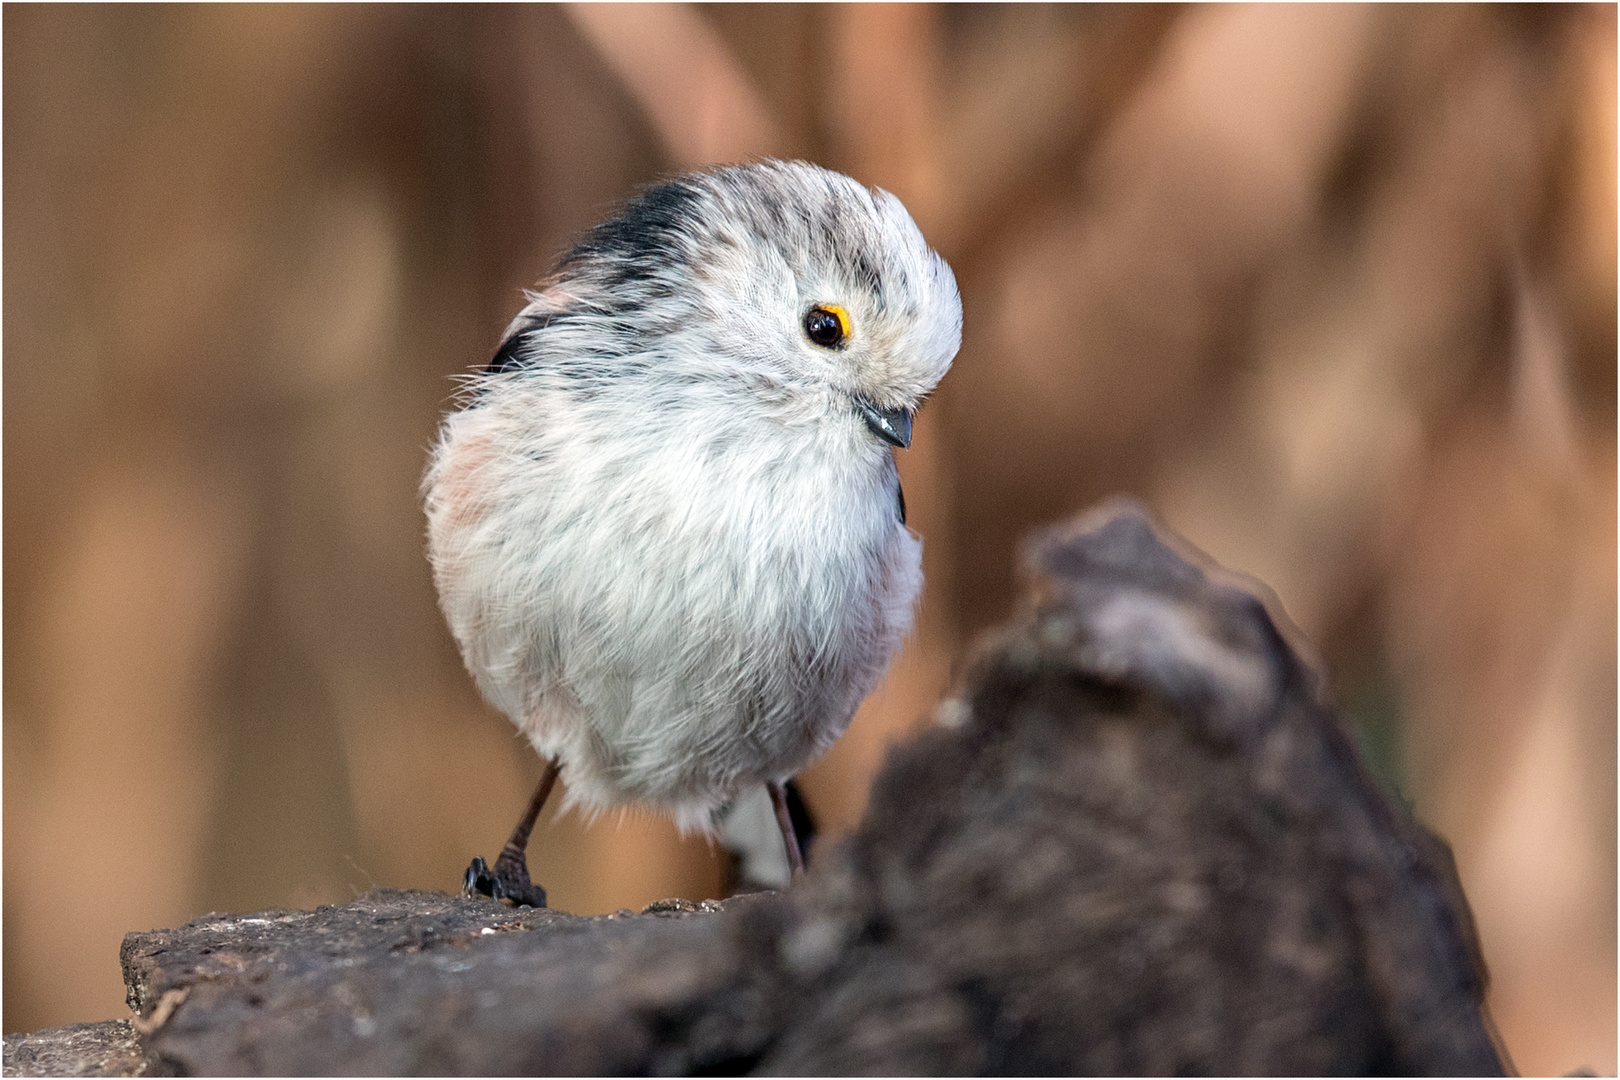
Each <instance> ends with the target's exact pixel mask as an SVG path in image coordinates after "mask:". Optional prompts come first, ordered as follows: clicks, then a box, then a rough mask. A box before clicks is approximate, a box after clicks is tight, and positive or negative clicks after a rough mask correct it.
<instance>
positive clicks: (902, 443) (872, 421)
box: [855, 401, 911, 450]
mask: <svg viewBox="0 0 1620 1080" xmlns="http://www.w3.org/2000/svg"><path fill="white" fill-rule="evenodd" d="M855 407H856V408H857V409H859V410H860V411H861V418H862V419H863V420H865V421H866V426H867V427H869V428H871V429H872V433H873V434H875V435H876V436H877V437H878V438H880V439H882V440H883V441H884V442H886V443H890V444H892V445H894V446H898V447H899V448H900V449H902V450H904V449H905V448H906V447H908V446H910V445H911V410H910V409H905V408H901V409H880V408H878V407H877V406H876V405H873V404H871V403H869V402H865V401H856V402H855Z"/></svg>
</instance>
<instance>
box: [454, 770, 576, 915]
mask: <svg viewBox="0 0 1620 1080" xmlns="http://www.w3.org/2000/svg"><path fill="white" fill-rule="evenodd" d="M559 769H560V766H558V764H557V763H556V762H555V761H547V762H546V771H545V774H544V775H543V776H541V777H540V783H539V784H538V785H537V786H536V787H535V789H534V794H533V795H531V796H529V806H528V809H526V810H524V811H523V816H522V817H521V818H519V819H518V823H517V825H516V826H515V827H514V828H513V829H512V836H511V839H509V840H507V841H506V846H505V847H503V848H501V854H500V856H499V857H498V858H497V859H496V860H495V869H494V871H493V872H492V871H491V870H490V868H489V865H488V864H487V863H485V862H484V857H483V856H482V855H475V856H473V861H472V865H471V866H469V867H467V872H466V873H465V874H463V875H462V878H461V892H462V894H463V895H465V896H472V895H473V894H475V893H482V894H483V895H485V896H493V897H494V898H495V899H497V900H500V901H502V902H503V903H510V904H513V905H514V906H521V905H523V904H527V905H529V906H530V907H537V908H543V907H545V906H546V890H544V889H542V888H541V887H540V886H538V885H536V884H534V883H533V882H531V881H530V880H529V862H528V859H527V858H525V857H524V854H523V853H524V852H525V851H526V850H528V847H529V833H530V832H532V831H533V830H534V823H535V820H536V819H538V818H539V817H540V811H541V809H542V808H543V807H544V806H545V805H546V799H547V797H549V796H550V795H551V788H552V786H553V785H554V784H556V782H557V773H558V771H559Z"/></svg>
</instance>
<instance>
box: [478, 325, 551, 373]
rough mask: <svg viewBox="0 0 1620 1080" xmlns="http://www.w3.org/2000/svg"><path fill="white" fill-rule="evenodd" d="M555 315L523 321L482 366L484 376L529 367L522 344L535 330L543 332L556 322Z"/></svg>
mask: <svg viewBox="0 0 1620 1080" xmlns="http://www.w3.org/2000/svg"><path fill="white" fill-rule="evenodd" d="M558 318H559V316H557V315H536V316H534V317H533V318H530V319H525V320H524V322H523V325H522V326H520V327H518V328H517V329H516V330H514V331H512V332H511V333H510V334H508V335H507V336H506V340H505V341H503V342H501V347H500V348H499V349H496V350H495V356H494V358H493V359H492V360H490V362H489V363H488V364H486V365H485V366H484V374H485V375H500V374H503V373H504V372H508V371H519V370H521V369H523V368H525V367H528V366H529V358H528V357H526V356H524V355H523V346H524V343H525V342H526V341H527V340H528V336H529V334H530V333H531V332H533V331H535V330H544V329H545V328H546V327H548V326H550V325H551V324H552V323H554V322H556V321H557V319H558Z"/></svg>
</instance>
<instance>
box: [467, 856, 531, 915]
mask: <svg viewBox="0 0 1620 1080" xmlns="http://www.w3.org/2000/svg"><path fill="white" fill-rule="evenodd" d="M461 894H462V895H463V896H468V897H471V896H488V897H492V898H494V899H496V900H499V901H500V902H501V903H503V904H508V905H511V906H513V907H522V906H524V905H527V906H529V907H535V908H543V907H545V906H546V890H545V889H543V888H541V887H540V886H539V885H536V884H534V883H533V882H532V881H530V880H529V866H528V863H527V861H526V860H525V859H524V858H523V855H522V853H521V852H517V853H514V852H512V851H510V850H507V851H502V852H501V856H500V858H498V859H496V860H495V869H494V870H491V869H490V868H489V864H488V863H486V862H485V861H484V857H483V856H482V855H475V856H473V861H472V863H471V864H470V865H469V866H468V867H467V872H466V873H464V874H462V875H461Z"/></svg>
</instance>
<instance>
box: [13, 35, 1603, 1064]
mask: <svg viewBox="0 0 1620 1080" xmlns="http://www.w3.org/2000/svg"><path fill="white" fill-rule="evenodd" d="M3 18H4V79H5V84H4V90H5V96H4V109H5V113H4V151H5V153H4V182H5V188H4V193H5V205H4V215H5V216H4V242H5V249H4V259H5V264H4V269H5V277H4V284H5V294H4V304H5V306H4V331H5V339H4V346H5V352H4V409H5V412H4V421H5V423H4V439H5V442H4V481H5V485H4V498H5V503H4V527H5V552H4V555H5V559H4V605H5V606H4V618H5V631H6V632H5V637H4V645H5V652H4V662H5V666H4V674H5V683H4V693H5V700H4V704H5V728H4V738H5V744H4V764H5V804H4V811H5V819H4V821H5V905H4V914H5V924H4V942H3V943H4V978H5V982H4V1026H5V1030H7V1031H14V1030H19V1029H31V1028H36V1027H40V1026H45V1025H54V1024H62V1023H66V1022H69V1021H77V1020H91V1019H99V1018H105V1017H111V1016H116V1015H120V1014H122V1013H123V1005H122V1000H121V992H120V983H119V974H118V967H117V949H118V942H119V939H120V936H121V935H122V934H123V932H124V931H126V930H132V929H145V928H149V927H154V926H165V925H174V924H177V923H180V922H182V921H184V920H186V919H188V918H190V917H192V916H194V915H196V914H198V913H201V912H204V911H207V910H209V909H233V910H252V909H260V908H265V907H270V906H274V905H311V904H315V903H320V902H326V901H336V900H344V899H347V898H350V897H352V896H353V895H354V892H355V890H358V889H364V888H366V887H368V886H370V885H372V884H373V883H376V884H386V885H395V886H407V885H408V886H423V887H437V888H453V887H455V885H456V884H457V882H458V879H459V874H460V872H461V869H462V867H463V866H464V865H465V864H466V861H467V858H468V857H469V856H470V855H471V854H473V853H476V852H482V853H484V854H485V855H490V856H492V855H494V854H495V851H496V849H497V848H498V846H499V844H500V842H501V840H502V838H503V837H504V835H505V832H506V830H507V829H508V827H509V826H510V824H511V821H512V819H513V817H514V816H515V814H516V812H517V810H518V809H519V807H520V805H521V802H522V800H523V798H524V795H525V793H526V789H527V787H528V785H529V784H531V783H532V782H533V780H534V778H535V776H536V773H537V770H538V764H537V762H536V761H535V760H534V757H533V755H532V754H531V753H530V752H529V751H528V750H527V749H526V748H525V747H524V746H522V745H521V744H520V743H519V742H518V741H517V740H516V739H515V738H514V737H513V733H512V730H511V728H510V726H509V725H508V724H507V722H506V721H505V720H504V719H502V718H501V717H499V716H496V715H494V714H493V713H492V712H491V711H490V710H489V709H487V708H486V707H485V706H483V705H482V704H481V703H480V702H479V700H478V699H477V697H476V695H475V694H474V692H473V691H472V689H471V686H470V683H469V681H468V679H467V677H466V676H465V674H464V673H463V671H462V669H461V666H460V664H459V661H458V659H457V657H456V655H455V651H454V648H453V646H452V644H451V642H450V640H449V638H448V636H447V635H446V633H445V631H444V629H443V626H442V624H441V622H440V619H439V616H438V612H437V610H436V608H435V604H434V597H433V592H432V587H431V584H430V582H429V579H428V574H427V568H426V565H425V562H424V560H423V552H422V549H423V540H422V520H421V514H420V509H419V506H418V500H417V491H416V485H417V478H418V476H419V473H420V470H421V467H422V461H423V452H424V449H425V447H426V446H427V444H428V442H429V439H430V438H431V434H432V431H433V427H434V424H435V422H436V419H437V417H438V415H439V412H440V410H441V409H442V408H443V407H444V406H445V403H446V399H447V397H448V395H449V394H450V392H451V389H452V386H451V383H450V381H449V377H450V376H452V375H454V374H456V373H458V372H461V371H464V370H466V369H467V368H468V367H469V366H472V365H476V364H478V363H480V362H482V361H483V360H485V359H487V357H488V355H489V354H490V352H491V351H492V349H493V347H494V345H495V344H496V341H497V337H498V334H499V332H500V329H501V328H502V326H503V325H504V324H505V322H506V320H507V319H508V318H509V317H510V316H511V314H512V313H513V312H514V311H515V309H516V308H517V306H518V305H519V303H520V299H519V294H518V289H519V288H520V287H521V286H522V285H524V284H526V283H528V282H531V281H533V280H534V279H535V278H537V277H538V276H540V275H541V274H542V273H543V272H544V271H545V269H546V267H547V265H548V263H549V262H550V261H551V260H552V259H553V258H554V257H555V256H556V254H557V253H558V252H559V251H560V250H562V249H563V248H564V247H565V245H566V244H567V243H568V241H569V239H570V238H571V237H573V236H575V235H576V234H577V233H578V232H579V230H581V229H582V228H583V227H585V226H586V225H587V224H589V223H590V222H591V221H592V220H593V219H594V218H596V217H597V216H598V215H600V214H601V213H602V212H603V211H604V210H605V209H607V208H608V207H609V206H610V205H611V204H612V202H613V201H614V200H617V199H620V198H622V197H624V196H625V195H626V194H627V193H629V192H630V191H631V190H633V188H634V187H635V185H637V184H640V183H643V182H645V181H647V180H650V179H652V178H654V177H656V176H658V175H660V174H662V173H666V172H669V171H672V170H676V169H679V168H683V167H686V166H690V165H695V164H700V163H703V162H708V161H715V160H734V159H738V158H742V157H747V156H750V155H756V154H766V153H770V154H781V155H801V156H806V157H810V158H813V159H815V160H817V161H820V162H823V163H825V164H827V165H830V166H834V167H837V168H842V169H845V170H847V171H850V172H853V173H854V174H855V175H856V176H858V177H860V178H861V179H863V180H865V181H867V182H871V183H877V184H882V185H884V186H887V187H889V188H891V189H892V190H894V191H895V192H897V193H898V194H900V195H901V196H902V198H904V199H905V200H906V201H907V203H908V204H909V205H910V206H911V208H912V209H913V211H914V213H915V215H916V217H917V219H918V221H919V222H920V223H921V224H922V227H923V229H924V231H925V232H926V233H927V234H928V235H929V236H930V238H931V239H932V240H933V241H934V242H935V243H936V245H937V246H938V247H939V248H940V250H941V251H942V252H944V254H945V255H946V256H947V257H948V258H949V259H950V260H951V261H952V263H953V264H954V265H955V267H956V270H957V273H958V276H959V279H960V283H961V286H962V293H963V299H964V304H965V309H966V318H967V330H966V340H965V342H964V347H963V350H962V354H961V357H960V359H959V361H958V364H957V367H956V369H955V371H954V372H953V373H952V375H951V376H950V378H949V379H948V380H947V381H946V383H945V384H944V386H943V388H942V389H941V391H940V393H939V394H938V396H937V398H936V400H935V401H934V402H933V403H932V404H931V405H930V406H929V408H928V409H927V410H925V412H924V413H923V415H922V418H921V419H920V420H919V427H918V437H917V446H916V448H915V449H914V450H912V451H911V452H910V453H907V454H903V455H901V460H902V469H903V471H904V472H905V475H906V483H907V490H908V496H909V501H910V505H911V507H912V511H913V514H914V524H916V525H917V526H918V527H919V528H920V529H921V531H922V532H923V533H924V534H925V535H926V536H927V541H928V549H927V550H928V560H929V565H928V569H929V573H930V585H929V591H928V593H927V597H926V601H925V604H924V607H923V618H922V627H921V631H920V633H919V635H918V636H917V638H916V639H915V640H914V641H913V643H912V644H911V646H909V647H908V650H907V652H906V653H905V654H904V656H903V658H902V659H901V661H900V662H899V663H898V665H897V667H896V668H895V670H894V673H893V675H892V677H891V679H890V681H889V682H888V683H887V684H886V686H885V687H884V689H882V690H881V691H880V692H879V693H878V694H877V695H876V696H875V697H874V699H873V700H872V701H871V702H870V703H869V704H868V705H867V707H866V708H865V709H864V710H863V711H862V713H861V715H860V717H859V719H858V720H857V722H856V725H855V727H854V728H853V729H852V730H851V731H850V733H849V734H848V735H847V736H846V737H845V739H844V740H843V741H842V742H841V743H840V744H839V745H838V746H837V747H836V748H835V749H834V750H833V752H832V753H831V754H830V755H829V756H828V757H827V759H826V760H825V761H823V762H821V763H820V764H818V765H817V766H815V767H814V768H813V769H812V770H811V771H810V772H809V773H808V774H807V776H806V777H805V787H806V789H807V792H808V798H809V800H810V802H811V804H812V807H813V809H814V811H815V812H816V813H817V814H818V815H819V816H820V818H821V820H822V822H823V825H824V827H825V828H826V829H827V831H828V832H829V833H830V834H834V835H836V834H837V833H838V832H840V831H842V830H844V829H847V828H848V827H849V826H850V825H851V823H853V822H854V821H856V820H857V819H858V817H859V815H860V812H861V806H862V802H863V798H864V790H865V785H866V783H867V781H868V779H869V778H870V776H871V775H872V773H873V771H874V770H875V769H876V768H877V766H878V763H879V761H880V759H881V755H882V753H883V749H884V747H885V746H886V745H887V744H889V743H890V742H892V741H893V740H894V739H897V738H900V737H902V736H903V735H904V732H905V731H906V729H907V728H908V727H910V726H911V725H913V724H915V723H917V722H918V721H919V719H920V718H922V717H924V716H925V715H926V714H927V712H928V710H929V708H930V705H931V704H932V702H933V701H935V700H936V698H937V696H938V694H939V693H940V691H941V689H942V688H943V687H944V685H945V684H946V682H947V680H948V679H949V675H950V670H951V665H952V664H953V662H955V661H956V660H957V659H958V658H959V657H960V656H961V654H962V652H963V650H964V648H965V646H966V644H967V642H968V641H969V640H970V639H971V638H972V636H973V635H974V634H975V633H976V632H977V631H979V630H981V629H982V628H984V627H986V626H987V625H989V624H991V623H993V622H994V621H995V620H997V619H999V618H1000V617H1002V616H1003V615H1004V614H1005V613H1006V612H1007V611H1008V610H1009V609H1010V606H1011V604H1012V602H1013V598H1014V596H1015V587H1016V586H1015V578H1014V572H1013V567H1014V565H1015V554H1014V549H1015V544H1016V542H1017V540H1018V538H1019V537H1020V536H1021V535H1023V534H1024V533H1025V532H1026V531H1027V530H1028V529H1029V528H1030V527H1032V526H1034V525H1035V524H1038V523H1041V522H1044V521H1047V520H1050V519H1052V518H1055V517H1058V516H1060V515H1064V514H1067V513H1069V512H1071V511H1073V510H1076V509H1078V508H1080V507H1082V506H1085V505H1086V504H1088V503H1090V502H1092V501H1094V500H1096V499H1098V498H1100V497H1102V496H1105V495H1108V494H1111V493H1114V492H1121V491H1123V492H1131V493H1134V494H1136V495H1138V496H1140V497H1141V498H1143V499H1145V500H1146V501H1147V502H1148V503H1149V504H1150V505H1151V506H1152V507H1153V508H1154V509H1155V510H1156V511H1157V512H1158V513H1159V514H1161V515H1162V516H1163V517H1164V518H1165V519H1166V520H1167V521H1168V522H1169V523H1170V524H1171V525H1173V526H1174V527H1175V528H1177V529H1178V530H1180V531H1181V532H1183V533H1184V534H1185V535H1186V536H1187V537H1189V538H1190V539H1191V540H1192V541H1194V542H1195V543H1197V544H1198V545H1200V546H1202V547H1203V548H1205V549H1206V550H1208V551H1209V552H1210V553H1212V554H1213V555H1214V556H1215V557H1217V558H1218V559H1220V560H1222V561H1223V562H1225V563H1227V564H1228V565H1230V566H1232V567H1235V568H1238V569H1241V570H1245V571H1248V572H1250V573H1253V574H1256V575H1258V576H1260V577H1261V578H1264V579H1265V580H1266V581H1268V582H1269V583H1270V584H1271V585H1272V586H1273V587H1274V588H1275V589H1276V590H1277V592H1278V593H1279V594H1280V596H1281V599H1282V601H1283V603H1284V604H1285V605H1286V607H1287V609H1288V611H1289V612H1290V613H1291V615H1292V616H1293V618H1294V619H1295V621H1297V622H1298V623H1299V625H1300V626H1301V627H1302V628H1303V629H1304V630H1305V631H1306V633H1307V634H1309V635H1310V637H1311V638H1312V639H1313V640H1314V641H1315V642H1316V643H1317V644H1318V645H1319V646H1320V648H1321V650H1322V653H1323V655H1324V656H1325V657H1326V658H1327V660H1328V662H1329V663H1330V665H1331V666H1332V670H1333V676H1334V686H1335V688H1336V692H1337V694H1338V696H1339V698H1340V700H1341V701H1342V702H1343V703H1344V704H1345V706H1346V707H1347V708H1348V710H1349V711H1350V714H1351V715H1352V717H1353V718H1354V722H1355V723H1356V724H1357V726H1358V730H1359V731H1360V732H1361V734H1362V736H1363V738H1364V742H1365V744H1366V746H1367V748H1368V750H1369V753H1370V754H1371V755H1372V757H1373V759H1374V761H1375V762H1376V764H1377V766H1378V768H1379V770H1380V771H1381V773H1382V775H1383V776H1384V777H1385V778H1386V779H1387V780H1388V781H1389V782H1390V783H1392V784H1395V785H1397V786H1398V788H1399V790H1401V791H1402V792H1403V793H1404V794H1405V795H1406V796H1407V797H1408V798H1410V799H1411V800H1413V801H1414V803H1415V805H1416V808H1417V811H1418V813H1419V814H1420V815H1421V816H1422V817H1423V818H1424V819H1425V820H1426V821H1428V822H1429V823H1431V824H1432V825H1433V826H1434V827H1436V828H1437V829H1439V830H1440V831H1441V832H1442V833H1444V834H1445V835H1446V836H1447V837H1449V838H1450V840H1451V841H1452V843H1453V844H1454V845H1455V848H1456V852H1457V856H1458V860H1459V863H1460V865H1461V869H1462V874H1463V878H1464V881H1465V884H1466V886H1467V888H1468V890H1469V893H1470V895H1471V896H1472V898H1473V902H1474V905H1475V909H1476V912H1477V914H1478V917H1479V922H1480V926H1481V929H1482V931H1483V934H1484V941H1485V947H1486V951H1487V953H1488V955H1489V958H1490V962H1491V965H1492V968H1493V972H1494V976H1495V987H1494V990H1493V996H1492V1004H1493V1006H1494V1008H1495V1013H1496V1016H1497V1018H1498V1020H1499V1022H1500V1024H1501V1027H1502V1030H1503V1032H1504V1034H1505V1036H1506V1038H1507V1041H1508V1043H1509V1045H1510V1046H1511V1048H1512V1050H1513V1052H1514V1053H1515V1054H1516V1055H1517V1059H1518V1063H1519V1065H1520V1066H1521V1067H1522V1068H1524V1069H1526V1070H1529V1071H1532V1072H1560V1071H1564V1070H1568V1069H1573V1068H1576V1067H1578V1066H1590V1067H1593V1068H1595V1069H1597V1070H1599V1071H1607V1072H1613V1070H1614V1069H1615V1064H1616V1062H1615V1010H1616V998H1615V987H1616V980H1615V963H1616V960H1615V936H1616V935H1615V925H1616V923H1615V884H1616V865H1615V852H1616V836H1615V822H1616V804H1615V757H1616V744H1615V734H1616V709H1615V699H1616V696H1615V686H1616V669H1615V657H1616V639H1615V597H1616V579H1615V566H1616V543H1615V521H1616V505H1615V491H1616V477H1615V459H1616V458H1615V372H1616V337H1615V327H1616V312H1615V296H1616V277H1615V269H1616V252H1615V160H1616V150H1615V126H1616V121H1615V96H1616V89H1615V10H1614V8H1613V7H1603V8H1579V7H1557V8H1542V9H1534V10H1519V9H1510V8H1495V7H1493V8H1488V9H1481V8H1473V7H1458V6H1445V7H1439V8H1402V7H1377V8H1360V7H1340V6H1330V7H1317V8H1303V9H1301V8H1292V7H1261V8H1245V7H1194V8H1187V9H1180V8H1156V7H1131V8H1124V9H1114V8H1095V7H1084V8H1064V9H1047V8H1012V7H998V8H991V9H986V8H976V7H950V8H933V7H927V6H918V7H906V8H890V7H859V8H801V7H771V8H755V7H744V6H739V7H730V6H725V7H712V8H711V7H700V8H681V7H673V8H656V9H638V8H600V9H559V8H524V7H500V8H468V7H457V8H439V7H408V8H391V7H378V6H367V7H358V8H330V7H288V8H280V7H242V6H226V7H201V8H193V7H186V8H170V7H146V6H139V7H109V8H102V7H55V6H52V7H39V8H34V7H19V6H15V5H8V6H7V7H6V8H5V10H4V15H3ZM532 864H533V865H534V866H535V868H536V871H537V875H538V877H539V878H540V880H542V881H543V882H544V883H545V884H546V885H547V886H548V887H549V888H550V889H551V891H552V895H553V898H554V900H555V902H556V904H557V905H558V906H560V907H563V908H566V909H569V910H573V911H582V912H592V911H603V910H610V909H613V908H617V907H621V906H625V907H637V906H640V905H643V904H645V903H646V902H648V901H650V900H652V899H654V898H657V897H661V896H665V895H669V894H684V895H687V896H694V897H696V896H703V895H708V894H711V893H713V892H714V891H715V890H716V889H718V887H719V881H720V863H719V860H718V858H717V857H716V856H715V855H714V854H713V853H712V852H710V851H709V849H708V848H707V847H706V845H705V844H704V843H703V842H701V841H696V840H688V841H685V842H677V840H676V839H675V838H674V837H673V835H672V832H671V830H670V829H669V828H668V827H667V826H666V825H663V824H661V823H657V822H647V821H642V820H630V821H628V822H626V823H624V824H623V825H622V826H621V825H620V824H619V823H618V822H616V821H612V820H609V821H606V822H602V823H599V824H598V825H596V826H594V827H592V828H584V827H582V826H581V825H580V824H579V823H578V822H576V821H571V820H567V821H557V822H551V821H550V820H549V815H548V820H547V821H545V822H543V823H542V826H541V829H540V831H539V833H538V836H537V841H536V844H535V850H534V852H533V858H532Z"/></svg>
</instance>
